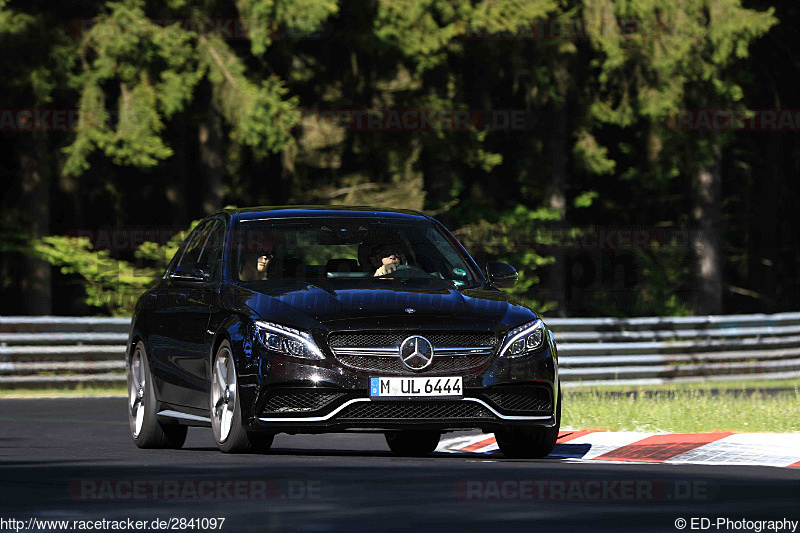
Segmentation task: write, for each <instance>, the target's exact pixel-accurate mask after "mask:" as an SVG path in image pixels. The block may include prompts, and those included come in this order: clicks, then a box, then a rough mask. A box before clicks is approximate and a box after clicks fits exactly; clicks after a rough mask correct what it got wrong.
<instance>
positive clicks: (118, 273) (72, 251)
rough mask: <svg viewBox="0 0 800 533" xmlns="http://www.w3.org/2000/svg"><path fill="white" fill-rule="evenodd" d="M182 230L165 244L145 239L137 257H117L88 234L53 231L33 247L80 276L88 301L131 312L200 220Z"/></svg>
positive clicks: (108, 310)
mask: <svg viewBox="0 0 800 533" xmlns="http://www.w3.org/2000/svg"><path fill="white" fill-rule="evenodd" d="M199 222H200V221H199V220H196V221H194V222H193V223H192V225H191V227H190V228H189V229H188V230H186V231H185V232H179V233H177V234H176V235H175V236H173V237H172V239H170V240H169V242H167V243H166V244H164V245H159V244H157V243H153V242H145V243H142V245H141V246H140V247H139V248H138V249H137V250H136V252H134V261H133V262H130V261H125V260H122V259H116V258H114V257H113V256H112V255H111V253H110V252H109V251H108V250H96V249H95V248H94V246H93V245H92V243H91V241H90V240H89V239H88V238H86V237H66V236H60V235H50V236H46V237H42V238H39V239H35V240H34V241H33V242H31V243H30V249H31V251H32V253H33V254H35V255H36V256H38V257H40V258H42V259H44V260H46V261H48V262H49V263H50V264H51V265H53V266H56V267H59V270H60V272H61V273H62V274H65V275H70V276H78V277H79V279H80V280H81V285H82V286H83V287H84V289H85V291H86V296H85V298H84V302H85V303H86V304H87V305H89V306H91V307H95V308H97V309H98V311H99V312H101V313H102V314H109V315H112V316H131V315H132V314H133V309H134V306H135V305H136V300H137V299H138V298H139V296H141V294H142V293H143V292H144V291H145V290H146V289H147V287H149V286H150V285H151V284H152V283H153V282H154V281H155V280H157V279H158V278H159V277H161V275H163V274H164V271H165V270H166V268H167V264H168V263H169V261H170V259H171V258H172V257H173V256H174V255H175V253H176V252H177V251H178V247H179V246H180V243H181V242H183V240H184V239H185V238H186V237H187V235H188V234H189V232H190V231H191V230H192V229H193V228H194V227H195V226H196V225H197V224H198V223H199Z"/></svg>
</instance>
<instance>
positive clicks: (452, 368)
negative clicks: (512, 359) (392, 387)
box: [334, 352, 493, 376]
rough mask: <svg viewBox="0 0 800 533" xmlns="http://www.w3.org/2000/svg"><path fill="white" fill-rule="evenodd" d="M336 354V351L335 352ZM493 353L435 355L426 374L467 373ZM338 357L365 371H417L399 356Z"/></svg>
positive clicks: (342, 361)
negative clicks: (407, 366)
mask: <svg viewBox="0 0 800 533" xmlns="http://www.w3.org/2000/svg"><path fill="white" fill-rule="evenodd" d="M334 354H336V352H334ZM492 356H493V354H492V353H489V354H477V355H451V356H435V357H434V358H433V363H432V364H431V366H430V367H429V368H427V369H425V371H424V374H425V375H445V374H454V373H455V374H465V373H470V372H472V371H474V370H476V369H479V368H481V367H482V366H484V365H485V364H487V363H488V362H489V361H491V359H492ZM336 358H337V359H338V360H339V361H340V362H341V363H342V364H344V365H346V366H349V367H351V368H355V369H357V370H361V371H363V372H376V373H381V374H385V375H404V376H412V375H416V374H417V373H416V372H414V371H412V370H409V369H407V368H406V367H405V366H403V363H402V362H400V357H399V356H396V357H395V356H392V357H380V356H373V355H341V354H336Z"/></svg>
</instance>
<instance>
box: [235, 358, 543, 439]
mask: <svg viewBox="0 0 800 533" xmlns="http://www.w3.org/2000/svg"><path fill="white" fill-rule="evenodd" d="M253 348H254V349H253V350H252V353H251V354H250V355H251V356H250V357H248V358H247V360H246V361H243V363H245V364H244V365H240V366H239V368H240V371H239V379H240V384H239V385H240V394H241V402H242V403H241V406H242V419H243V421H244V423H245V425H246V426H247V427H248V429H249V430H250V431H267V432H284V433H325V432H340V431H349V430H361V431H388V430H397V429H437V430H441V431H454V430H468V429H482V430H484V431H496V430H498V429H507V428H509V427H532V426H539V427H551V426H553V425H554V424H556V422H557V421H556V419H555V413H556V412H557V410H556V408H557V402H558V401H559V398H558V390H559V386H558V370H557V360H556V356H555V349H554V347H553V345H552V344H551V343H548V344H547V345H546V346H545V347H544V348H543V349H542V350H540V351H538V352H536V353H534V354H531V355H529V356H525V357H520V358H517V359H507V358H499V357H496V356H495V357H493V358H491V359H489V360H487V362H486V363H485V364H484V365H482V366H481V367H480V368H475V369H471V370H470V371H469V372H463V373H460V372H454V373H452V374H449V375H454V376H458V375H460V376H461V377H462V378H463V385H464V395H463V398H459V399H440V398H415V399H404V400H400V399H380V400H378V399H375V400H373V399H370V397H369V379H370V377H373V376H378V377H383V376H382V375H381V374H380V373H379V372H372V371H360V370H354V369H353V368H349V367H347V366H345V365H342V364H341V363H340V362H339V361H338V360H337V359H336V358H335V357H328V358H326V359H325V360H322V361H309V360H302V359H296V358H289V357H280V356H276V355H274V354H272V353H270V352H266V351H261V350H260V349H258V348H257V347H253ZM417 375H419V376H425V375H426V374H425V372H422V373H419V374H417Z"/></svg>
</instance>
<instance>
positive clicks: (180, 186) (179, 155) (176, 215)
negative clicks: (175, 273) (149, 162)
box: [164, 116, 189, 228]
mask: <svg viewBox="0 0 800 533" xmlns="http://www.w3.org/2000/svg"><path fill="white" fill-rule="evenodd" d="M172 128H174V135H171V139H173V141H172V146H173V149H174V151H175V153H174V154H173V156H172V157H170V158H169V162H168V164H169V179H168V180H167V186H166V188H165V191H164V193H165V195H166V197H167V201H168V202H169V204H170V224H172V226H173V227H176V228H177V227H185V226H186V225H188V223H189V207H188V201H187V199H186V196H187V191H188V182H189V179H188V167H187V163H186V152H187V145H186V122H185V119H184V117H182V116H181V117H176V118H175V120H174V125H173V126H172V127H171V129H172Z"/></svg>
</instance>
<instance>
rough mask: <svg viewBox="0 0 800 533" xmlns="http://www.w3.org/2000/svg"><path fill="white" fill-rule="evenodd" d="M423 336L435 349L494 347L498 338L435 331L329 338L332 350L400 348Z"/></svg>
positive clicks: (379, 332) (395, 332) (345, 334)
mask: <svg viewBox="0 0 800 533" xmlns="http://www.w3.org/2000/svg"><path fill="white" fill-rule="evenodd" d="M412 335H421V336H423V337H425V338H426V339H428V340H429V341H431V344H433V346H434V348H437V347H448V346H494V345H495V344H496V343H497V337H496V336H495V335H494V333H484V332H472V331H466V332H434V331H422V332H419V331H387V332H382V331H375V332H363V331H359V332H352V333H351V332H335V333H331V334H330V335H329V336H328V345H329V346H330V347H331V348H337V347H341V346H347V347H352V348H367V347H369V348H389V347H399V346H400V343H401V342H403V340H404V339H406V338H407V337H410V336H412Z"/></svg>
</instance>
